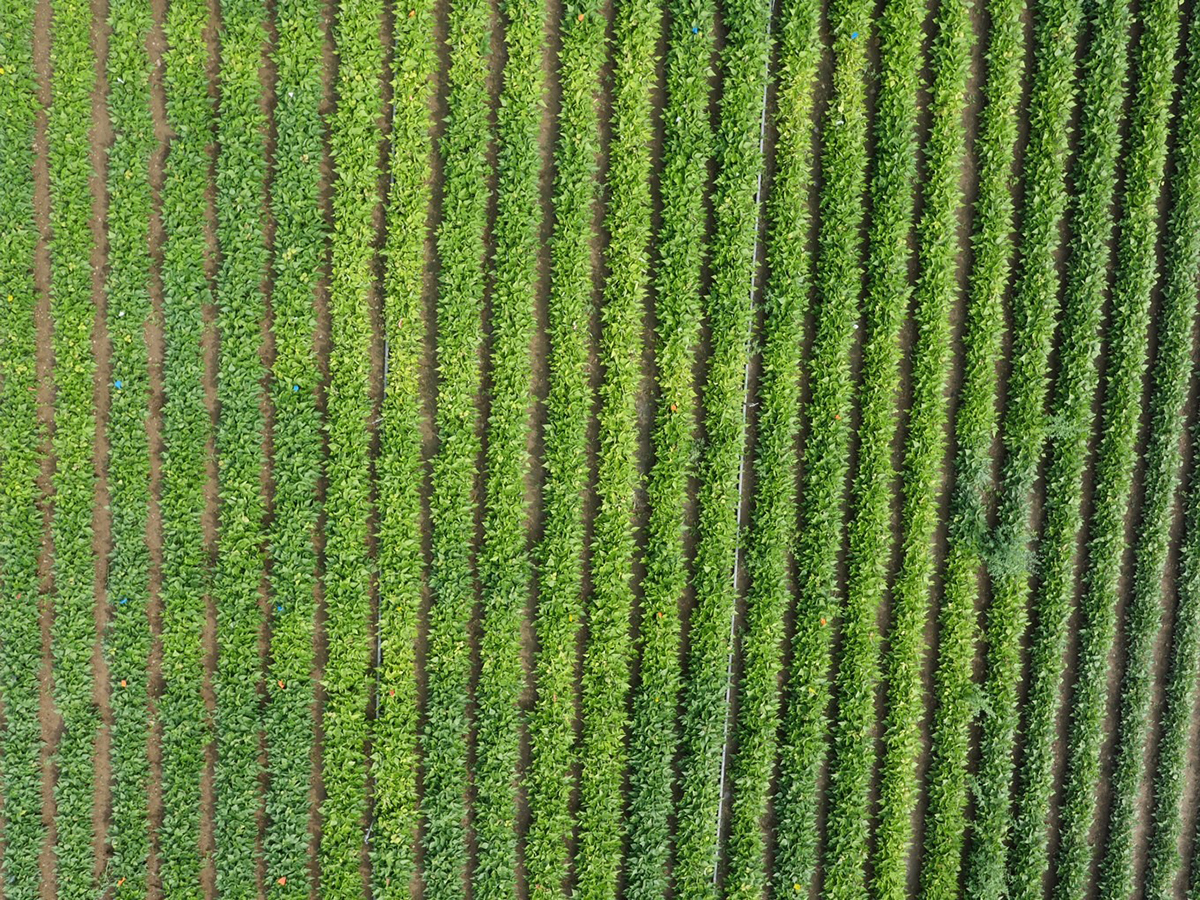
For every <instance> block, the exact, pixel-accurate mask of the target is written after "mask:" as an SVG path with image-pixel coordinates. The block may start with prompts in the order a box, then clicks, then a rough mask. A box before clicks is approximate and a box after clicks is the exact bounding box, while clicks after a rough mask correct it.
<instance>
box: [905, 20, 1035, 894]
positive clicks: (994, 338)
mask: <svg viewBox="0 0 1200 900" xmlns="http://www.w3.org/2000/svg"><path fill="white" fill-rule="evenodd" d="M987 13H988V15H989V18H990V20H991V29H990V31H989V39H988V46H987V50H986V56H985V60H986V74H985V80H984V86H983V92H984V106H983V109H982V111H981V113H980V121H979V136H978V139H977V146H976V154H977V156H978V158H979V188H978V195H977V198H976V201H975V217H974V230H973V233H972V248H973V251H974V253H973V257H974V259H973V268H972V271H971V274H970V282H969V286H968V291H967V307H966V324H965V328H964V334H963V376H962V378H963V380H962V387H961V388H960V390H959V400H958V409H957V411H956V414H955V421H954V441H955V451H954V467H953V471H954V473H955V481H954V486H953V488H952V490H951V495H950V512H949V521H948V524H947V531H948V542H947V553H946V562H945V568H944V571H943V575H942V582H943V587H942V592H943V598H942V605H941V609H940V610H939V613H938V651H937V660H936V662H935V667H934V677H933V681H934V695H935V696H936V697H937V698H938V699H937V703H936V706H935V708H934V712H933V717H932V722H931V724H930V732H931V739H930V740H931V744H930V761H929V767H928V771H927V775H926V796H927V809H926V813H925V821H926V829H925V837H924V847H925V850H926V855H925V856H924V858H923V860H922V865H921V874H920V881H921V889H922V891H923V892H924V893H925V894H926V896H929V897H937V898H941V897H950V896H957V891H958V885H959V879H958V873H959V868H960V866H959V860H960V859H961V847H962V836H961V835H962V831H963V828H964V824H965V822H964V816H963V808H964V806H965V804H966V799H967V757H968V753H969V752H970V737H971V734H970V729H971V720H972V718H973V716H974V710H975V704H974V699H975V697H976V696H977V694H976V691H977V689H976V686H975V683H974V680H973V670H974V663H975V643H976V634H977V628H976V612H975V605H976V601H977V599H978V596H979V578H980V568H981V565H982V562H983V551H984V541H985V535H986V530H987V507H988V493H989V488H990V484H991V472H992V444H993V443H994V440H995V436H996V418H997V414H996V395H997V390H996V375H997V373H996V368H997V363H998V362H999V359H1000V350H1001V346H1002V342H1003V339H1004V326H1005V321H1004V298H1005V291H1006V288H1007V285H1008V274H1009V266H1010V261H1011V257H1012V231H1013V203H1012V194H1011V189H1012V186H1013V183H1014V180H1015V179H1014V176H1013V160H1014V149H1015V144H1016V138H1017V125H1016V116H1015V115H1014V111H1015V109H1016V107H1017V104H1018V103H1019V101H1020V99H1021V77H1022V73H1023V69H1024V66H1023V63H1024V35H1023V30H1024V25H1023V22H1022V19H1023V16H1024V13H1025V4H1024V3H1023V2H1022V0H991V2H989V3H988V5H987ZM896 877H897V878H899V877H900V876H899V875H897V876H896Z"/></svg>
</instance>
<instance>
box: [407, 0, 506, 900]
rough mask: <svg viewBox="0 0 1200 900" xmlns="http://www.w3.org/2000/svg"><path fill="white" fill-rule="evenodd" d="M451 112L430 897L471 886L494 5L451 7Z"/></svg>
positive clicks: (441, 310)
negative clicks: (470, 710) (471, 705)
mask: <svg viewBox="0 0 1200 900" xmlns="http://www.w3.org/2000/svg"><path fill="white" fill-rule="evenodd" d="M448 28H449V31H448V36H449V45H450V47H451V52H450V68H449V74H448V88H449V93H448V98H447V106H446V109H447V119H446V128H445V132H444V133H443V134H442V137H441V140H440V141H439V148H438V149H439V151H440V153H441V156H442V159H443V161H444V162H443V168H442V178H443V182H444V189H443V195H444V196H443V202H442V206H443V214H442V216H443V217H442V224H441V227H440V229H439V231H438V236H437V251H438V257H439V262H440V266H441V270H440V274H439V278H438V297H437V312H436V316H437V367H438V369H437V371H438V376H439V377H438V383H437V411H436V414H435V421H434V424H435V426H436V429H437V434H438V441H439V448H438V452H437V455H436V456H435V457H434V459H433V465H432V472H431V481H430V494H429V512H430V528H431V535H430V544H431V550H432V561H431V566H430V570H429V584H430V589H431V592H432V595H433V599H432V604H431V606H430V610H429V622H428V642H429V647H428V650H427V655H426V659H427V663H426V674H427V680H428V688H427V693H426V701H425V733H424V738H423V742H422V748H421V749H422V755H423V759H424V795H423V797H422V800H421V803H422V813H423V820H424V835H423V842H424V850H425V857H424V870H425V871H424V876H425V896H426V897H428V898H430V900H455V898H461V897H462V896H463V894H464V891H465V887H466V864H467V844H466V831H465V826H464V820H465V819H466V812H467V810H466V792H467V752H466V741H467V732H468V723H467V701H468V690H469V684H470V675H471V647H470V644H469V643H468V642H467V630H468V627H469V625H470V622H471V617H472V613H473V611H474V608H475V574H474V569H473V565H472V555H471V550H472V547H474V545H475V511H476V501H475V488H476V470H477V467H478V465H479V451H480V446H479V443H480V442H479V437H478V433H477V419H478V410H477V408H476V396H477V394H478V393H479V386H480V369H479V351H480V337H479V334H480V322H481V316H482V308H483V294H484V243H483V238H484V229H485V227H486V224H487V204H488V187H489V184H488V182H489V177H490V174H491V164H490V162H489V159H488V154H487V151H488V144H489V141H490V137H491V126H490V124H489V115H488V108H489V97H488V89H487V80H488V77H489V74H490V65H489V53H488V44H489V41H490V39H491V11H490V7H489V4H488V3H486V2H483V0H460V2H458V3H455V4H452V5H451V8H450V12H449V23H448Z"/></svg>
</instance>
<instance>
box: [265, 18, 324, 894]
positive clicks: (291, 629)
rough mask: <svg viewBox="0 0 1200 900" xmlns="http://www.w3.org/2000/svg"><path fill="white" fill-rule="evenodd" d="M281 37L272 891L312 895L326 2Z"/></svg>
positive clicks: (279, 28)
mask: <svg viewBox="0 0 1200 900" xmlns="http://www.w3.org/2000/svg"><path fill="white" fill-rule="evenodd" d="M275 30H276V33H277V34H278V39H277V43H276V46H275V47H274V51H273V54H272V58H273V61H274V63H275V68H276V73H277V76H276V83H275V97H276V103H275V133H276V138H275V154H274V172H273V173H272V180H271V214H272V216H273V217H274V220H275V237H274V248H273V254H272V255H273V259H272V263H271V269H272V278H273V281H272V290H271V314H272V315H271V318H272V329H273V331H274V335H275V361H274V363H273V365H272V370H271V374H272V383H271V402H272V406H273V408H274V410H275V427H274V431H273V433H272V444H273V448H274V451H273V458H272V461H271V472H272V478H273V480H274V489H275V508H274V516H273V519H272V529H271V533H270V535H269V538H270V545H269V570H268V571H269V576H270V587H271V598H270V604H271V605H270V610H271V612H270V623H271V645H270V662H269V666H268V673H267V704H266V707H265V708H264V711H263V724H264V731H265V734H266V752H267V769H268V772H269V780H268V782H267V796H266V814H267V822H266V830H265V834H264V836H263V853H264V856H265V857H266V868H265V880H266V886H267V892H268V894H269V895H270V896H271V897H273V898H274V897H280V898H283V897H307V896H308V892H309V888H310V884H309V882H310V879H309V877H308V863H309V843H310V841H309V831H308V824H309V814H310V812H311V804H310V803H309V799H308V793H309V786H310V782H311V779H312V752H313V739H314V736H315V731H314V725H315V720H314V707H313V705H314V701H315V697H314V687H315V682H314V680H313V666H314V644H313V637H314V635H313V629H314V617H315V615H316V595H315V593H314V591H315V589H316V568H317V556H316V545H315V543H314V539H315V537H316V526H317V516H318V514H319V512H320V506H319V503H318V501H317V480H318V478H319V477H320V474H321V464H322V447H321V419H320V413H319V412H318V410H317V403H316V401H317V379H318V378H319V376H320V371H319V370H318V368H317V359H316V344H315V342H314V331H315V329H316V324H317V319H316V307H315V304H314V299H315V295H314V292H315V288H316V282H317V278H318V275H319V271H320V267H321V264H322V263H323V261H324V258H325V223H324V217H323V216H322V214H321V207H320V179H321V160H322V158H323V152H324V148H323V146H322V137H323V135H324V128H323V127H322V124H321V119H320V104H321V94H322V85H321V61H322V60H321V51H322V43H323V39H324V32H323V29H322V27H321V19H320V5H319V4H318V3H316V2H313V0H283V2H280V3H277V4H276V6H275Z"/></svg>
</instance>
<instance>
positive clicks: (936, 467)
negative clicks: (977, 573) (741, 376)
mask: <svg viewBox="0 0 1200 900" xmlns="http://www.w3.org/2000/svg"><path fill="white" fill-rule="evenodd" d="M970 16H971V4H970V2H969V0H944V2H941V3H939V4H938V6H937V9H936V11H935V13H934V22H933V24H934V29H935V31H934V38H933V43H932V45H931V47H930V51H929V55H930V69H931V73H932V77H931V82H930V111H931V117H932V118H931V124H930V131H929V136H928V138H927V139H926V144H925V165H924V175H925V177H924V181H923V184H924V211H923V213H922V215H921V218H920V221H919V222H918V225H917V262H918V266H919V274H918V279H917V285H916V290H915V295H914V305H913V319H914V322H915V325H916V338H915V342H914V347H913V351H912V360H913V362H912V367H913V368H912V381H913V399H912V406H911V408H910V410H909V414H908V434H907V438H906V440H905V448H904V461H903V464H902V468H901V477H902V488H901V491H902V500H901V512H900V535H901V538H900V540H901V557H900V569H899V571H898V573H897V575H896V578H895V582H894V584H893V587H892V624H891V629H890V634H889V638H888V644H889V649H888V651H887V655H886V657H885V660H884V664H883V665H884V670H883V671H884V683H885V688H886V697H887V715H886V719H885V722H884V726H883V736H882V737H883V757H882V760H881V767H880V787H879V822H878V825H877V832H876V834H877V837H876V849H875V854H874V862H875V877H874V880H873V883H872V886H873V890H875V891H876V892H878V894H879V895H880V896H881V897H882V898H886V900H900V898H903V897H905V896H907V892H908V891H907V886H908V857H909V850H910V846H911V844H912V831H913V828H912V816H913V809H914V807H915V805H916V798H917V790H918V782H917V761H918V758H919V755H920V751H921V719H922V713H923V705H924V692H925V687H924V679H923V661H924V652H925V642H924V630H925V622H926V619H927V618H928V616H929V609H930V597H929V591H930V584H931V581H932V578H933V573H934V569H935V566H936V557H935V550H934V546H933V541H934V535H935V532H936V529H937V521H938V514H939V501H940V496H941V491H942V481H943V475H942V466H943V462H944V457H945V449H946V441H945V436H944V431H945V427H946V416H947V412H946V397H945V394H946V383H947V380H948V377H949V369H950V361H951V351H952V346H951V334H950V315H951V312H952V310H953V308H954V306H955V304H956V301H957V299H958V294H959V288H958V284H957V267H958V253H959V238H958V217H959V215H960V210H961V208H962V203H963V196H962V188H961V187H960V171H961V166H962V161H963V156H964V154H965V151H966V134H965V129H964V123H963V112H964V108H965V104H966V90H967V74H968V69H969V65H970V53H971V47H972V44H973V42H974V34H973V32H972V30H971V19H970ZM989 96H990V95H989ZM985 121H989V120H986V119H985ZM991 127H993V128H994V123H991ZM993 135H994V132H989V133H988V137H989V139H992V140H994V137H993ZM999 157H1000V159H998V160H997V159H995V158H991V159H989V160H988V164H989V166H993V165H995V164H996V163H997V162H999V163H1000V164H1001V165H1003V160H1004V156H1003V151H1002V150H1000V151H999ZM983 174H986V175H987V176H988V177H989V178H990V179H993V181H992V182H991V183H990V184H989V185H988V186H989V188H990V189H991V190H995V189H996V186H995V182H994V179H995V177H996V173H995V171H994V170H993V169H990V168H989V169H987V170H986V171H985V173H983ZM1007 174H1008V173H1007V167H1005V170H1004V171H1003V172H1002V173H1001V177H1002V178H1007Z"/></svg>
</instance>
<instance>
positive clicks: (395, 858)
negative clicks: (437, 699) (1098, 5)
mask: <svg viewBox="0 0 1200 900" xmlns="http://www.w3.org/2000/svg"><path fill="white" fill-rule="evenodd" d="M397 10H398V12H397V15H396V17H395V20H394V24H393V29H394V40H393V48H392V67H391V73H390V74H391V80H392V109H391V115H392V132H391V149H390V154H389V161H388V165H389V168H390V175H391V186H390V188H389V191H388V198H387V210H386V213H385V223H386V228H387V236H386V240H385V244H384V274H383V292H384V294H383V328H384V335H385V337H386V340H387V359H386V361H385V365H386V367H387V369H386V372H387V374H386V376H385V379H384V382H385V383H384V392H383V409H382V413H381V421H380V438H379V456H378V458H377V460H376V463H375V466H376V484H375V490H376V492H377V496H378V515H379V534H378V539H379V540H378V565H379V620H378V621H379V624H378V627H379V649H380V657H379V660H378V665H377V666H376V669H375V672H376V712H375V722H374V726H373V729H372V733H371V736H372V741H373V748H372V756H371V773H372V776H373V778H374V807H373V810H372V829H373V831H374V836H373V838H372V842H371V892H372V895H373V896H375V897H378V898H380V900H408V898H409V897H411V892H412V889H413V884H414V883H415V879H416V877H417V866H416V851H417V839H418V834H417V828H418V823H419V807H418V799H417V773H418V764H419V756H418V733H419V728H420V719H419V706H418V702H417V700H418V698H417V657H416V647H417V635H418V621H419V616H420V611H421V602H422V596H423V587H424V570H425V558H424V553H423V551H422V546H421V532H422V527H423V525H424V522H423V518H422V513H421V489H422V486H423V484H424V480H425V464H424V454H423V452H422V429H423V426H424V425H425V422H426V413H425V409H424V403H423V399H422V388H423V386H424V384H425V382H424V376H423V374H422V373H423V371H424V367H425V363H426V356H425V340H426V334H427V327H428V324H427V322H426V315H425V291H424V288H425V278H424V275H425V270H426V244H427V241H428V239H429V233H430V201H431V198H432V188H431V183H430V172H431V155H432V151H433V146H432V138H431V134H430V132H431V129H432V127H433V113H432V110H431V109H430V99H431V97H432V94H433V77H432V76H433V73H434V71H436V69H437V55H436V52H435V49H434V38H433V31H434V6H433V3H432V0H420V2H415V0H414V2H410V3H409V4H407V8H405V7H404V5H403V4H402V5H401V6H400V7H397Z"/></svg>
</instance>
